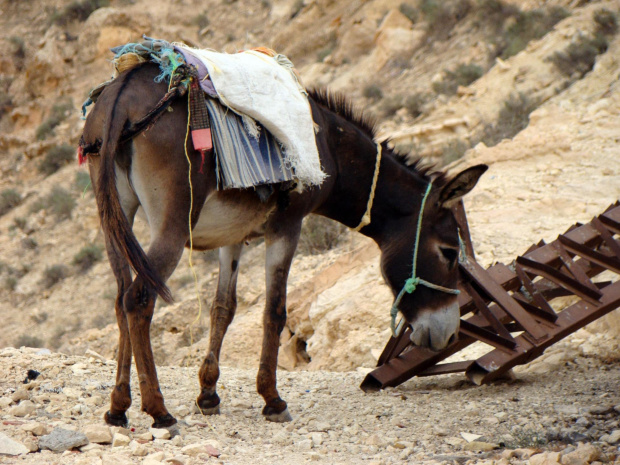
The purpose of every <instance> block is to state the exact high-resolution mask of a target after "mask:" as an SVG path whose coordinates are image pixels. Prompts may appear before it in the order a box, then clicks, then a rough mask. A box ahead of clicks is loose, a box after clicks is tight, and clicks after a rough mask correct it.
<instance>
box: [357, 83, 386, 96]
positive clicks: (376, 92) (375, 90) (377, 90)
mask: <svg viewBox="0 0 620 465" xmlns="http://www.w3.org/2000/svg"><path fill="white" fill-rule="evenodd" d="M362 95H363V96H364V97H366V98H367V99H370V100H379V99H381V98H383V91H382V90H381V87H379V86H378V85H377V84H368V85H367V86H366V87H364V90H363V91H362Z"/></svg>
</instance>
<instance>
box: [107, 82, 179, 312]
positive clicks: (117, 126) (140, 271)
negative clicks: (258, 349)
mask: <svg viewBox="0 0 620 465" xmlns="http://www.w3.org/2000/svg"><path fill="white" fill-rule="evenodd" d="M132 74H133V73H132V72H131V71H129V72H126V73H124V74H121V76H119V78H118V80H119V81H120V82H119V83H118V86H117V88H116V89H115V94H114V95H112V96H111V97H112V98H111V99H110V101H111V105H109V106H108V108H107V109H106V118H105V121H106V123H105V124H104V127H103V138H102V139H103V140H102V144H101V150H100V151H99V155H100V168H99V178H98V181H97V186H96V187H97V189H96V197H97V207H98V209H99V217H100V220H101V227H102V229H103V232H104V233H105V235H106V237H107V238H108V240H109V241H110V242H111V244H112V246H113V247H114V248H116V250H118V251H119V252H120V253H121V254H122V255H123V256H124V257H125V258H126V259H127V261H128V262H129V264H130V265H131V267H132V268H133V270H134V271H135V273H136V275H137V276H138V277H139V278H140V279H142V281H144V283H145V284H146V285H147V286H148V287H150V288H151V289H152V290H154V291H155V292H156V293H157V294H159V296H161V298H162V299H164V300H165V301H166V302H169V303H170V302H172V295H171V293H170V289H168V287H167V286H166V284H165V283H164V282H163V280H162V279H161V277H160V276H159V274H158V273H157V271H156V270H155V269H154V268H153V266H152V264H151V263H150V261H149V258H148V257H147V255H146V253H145V252H144V249H142V247H141V246H140V243H139V242H138V240H137V239H136V236H135V235H134V233H133V230H132V228H131V225H130V224H129V221H128V220H127V217H126V216H125V213H124V212H123V209H122V207H121V203H120V200H119V194H118V190H117V188H116V170H115V167H114V161H115V157H116V153H117V151H118V147H119V144H120V138H121V134H122V132H123V128H124V126H125V122H126V118H125V117H123V116H122V114H123V113H124V112H123V110H122V108H121V107H122V105H121V104H120V97H121V94H122V93H123V90H124V89H125V87H126V86H127V85H128V83H129V81H130V78H131V75H132Z"/></svg>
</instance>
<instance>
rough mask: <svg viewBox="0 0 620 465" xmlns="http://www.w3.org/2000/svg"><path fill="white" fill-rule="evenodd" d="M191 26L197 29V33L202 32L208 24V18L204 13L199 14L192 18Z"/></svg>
mask: <svg viewBox="0 0 620 465" xmlns="http://www.w3.org/2000/svg"><path fill="white" fill-rule="evenodd" d="M192 24H193V25H194V26H197V27H198V31H202V30H203V29H204V28H205V27H207V26H208V25H209V24H210V22H209V17H208V16H207V14H206V13H200V14H199V15H196V16H194V17H193V18H192Z"/></svg>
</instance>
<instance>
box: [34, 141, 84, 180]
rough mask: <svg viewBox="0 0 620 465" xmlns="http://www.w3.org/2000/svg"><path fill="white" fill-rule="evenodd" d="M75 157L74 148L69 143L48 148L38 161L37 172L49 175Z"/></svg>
mask: <svg viewBox="0 0 620 465" xmlns="http://www.w3.org/2000/svg"><path fill="white" fill-rule="evenodd" d="M74 159H75V149H74V148H73V147H72V146H70V145H69V144H62V145H56V146H54V147H52V148H50V149H49V150H48V151H47V153H46V154H45V158H43V160H41V162H40V163H39V166H38V169H39V172H41V173H43V174H46V175H48V176H49V175H50V174H54V173H55V172H56V171H58V170H59V169H60V168H62V167H63V166H65V165H66V164H68V163H70V162H71V161H73V160H74Z"/></svg>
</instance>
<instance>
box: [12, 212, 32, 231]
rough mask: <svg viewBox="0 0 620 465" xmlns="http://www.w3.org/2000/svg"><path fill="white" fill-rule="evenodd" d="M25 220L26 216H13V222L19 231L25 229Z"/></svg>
mask: <svg viewBox="0 0 620 465" xmlns="http://www.w3.org/2000/svg"><path fill="white" fill-rule="evenodd" d="M27 222H28V220H26V218H24V217H23V216H18V217H16V218H13V224H14V225H15V227H16V228H18V229H19V230H20V231H23V230H24V229H26V224H27Z"/></svg>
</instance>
